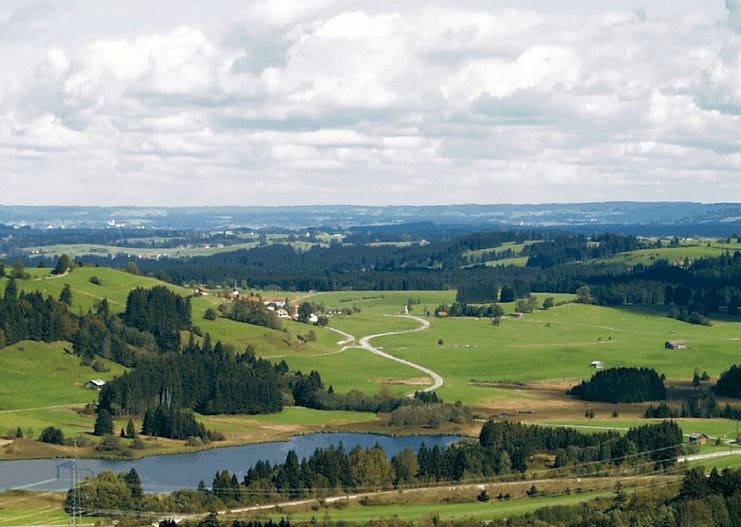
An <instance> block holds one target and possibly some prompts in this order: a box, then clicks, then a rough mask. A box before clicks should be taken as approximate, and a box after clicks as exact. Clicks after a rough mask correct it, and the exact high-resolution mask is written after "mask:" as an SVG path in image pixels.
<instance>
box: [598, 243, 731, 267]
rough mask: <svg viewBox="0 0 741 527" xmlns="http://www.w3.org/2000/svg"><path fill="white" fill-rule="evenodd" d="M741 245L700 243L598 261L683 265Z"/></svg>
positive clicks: (661, 248) (623, 254)
mask: <svg viewBox="0 0 741 527" xmlns="http://www.w3.org/2000/svg"><path fill="white" fill-rule="evenodd" d="M739 250H741V245H740V244H736V243H719V242H716V241H712V242H710V241H707V242H698V243H696V244H692V245H680V246H678V247H660V248H658V247H652V248H650V249H639V250H637V251H631V252H627V253H619V254H616V255H614V256H611V257H609V258H602V259H599V260H597V262H599V263H624V264H626V265H636V264H644V265H649V264H652V263H654V262H655V261H657V260H668V261H669V263H681V262H682V261H684V259H685V258H687V259H688V260H698V259H700V258H704V257H706V256H720V255H722V254H723V253H725V252H726V251H731V252H733V251H739Z"/></svg>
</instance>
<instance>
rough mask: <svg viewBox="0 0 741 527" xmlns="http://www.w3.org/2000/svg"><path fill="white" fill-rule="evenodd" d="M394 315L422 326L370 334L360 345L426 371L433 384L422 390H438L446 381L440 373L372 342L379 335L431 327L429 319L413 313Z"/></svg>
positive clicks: (412, 331)
mask: <svg viewBox="0 0 741 527" xmlns="http://www.w3.org/2000/svg"><path fill="white" fill-rule="evenodd" d="M394 316H396V317H399V318H408V319H410V320H416V321H417V322H419V323H420V326H419V327H417V328H414V329H405V330H402V331H389V332H387V333H377V334H375V335H368V336H366V337H363V338H361V339H360V347H361V348H363V349H364V350H368V351H370V352H371V353H373V354H374V355H378V356H379V357H384V358H386V359H389V360H393V361H396V362H399V363H401V364H404V365H405V366H409V367H410V368H414V369H415V370H418V371H421V372H422V373H424V374H425V375H427V376H428V377H430V378H431V379H432V384H431V385H430V386H428V387H426V388H424V389H422V391H423V392H431V391H433V390H437V389H438V388H440V387H441V386H442V385H443V383H444V382H445V381H444V380H443V378H442V376H441V375H440V374H438V373H436V372H434V371H432V370H431V369H429V368H426V367H425V366H422V365H421V364H417V363H415V362H412V361H408V360H406V359H402V358H400V357H396V356H395V355H391V354H389V353H386V352H385V351H383V350H380V349H378V348H376V347H375V346H373V345H372V344H371V343H370V341H371V339H375V338H378V337H390V336H392V335H403V334H405V333H416V332H417V331H424V330H426V329H427V328H429V327H430V323H429V322H428V321H427V320H425V319H423V318H420V317H415V316H412V315H394ZM412 395H414V394H411V395H410V396H412Z"/></svg>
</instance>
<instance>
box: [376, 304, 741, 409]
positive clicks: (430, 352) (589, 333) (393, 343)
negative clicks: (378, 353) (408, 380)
mask: <svg viewBox="0 0 741 527" xmlns="http://www.w3.org/2000/svg"><path fill="white" fill-rule="evenodd" d="M430 323H431V327H430V329H429V330H428V331H423V332H420V333H412V334H405V335H396V336H389V337H380V338H378V339H376V340H375V341H374V342H375V344H377V345H382V346H383V347H384V349H385V350H386V351H387V352H389V353H393V354H395V355H398V356H400V357H403V358H405V359H408V360H411V361H414V362H419V363H421V364H424V365H425V366H427V367H429V368H431V369H433V370H435V371H436V372H438V373H439V374H441V375H442V376H443V377H444V378H445V385H444V386H443V387H442V388H441V390H440V394H441V396H442V397H443V398H445V399H450V400H462V401H464V402H468V403H483V402H487V401H491V400H492V399H494V398H496V396H494V397H492V395H493V394H491V393H490V389H489V388H487V387H483V386H477V385H472V381H483V383H495V382H512V381H517V382H530V381H545V380H556V379H568V380H574V381H578V380H580V379H582V378H585V377H589V376H590V375H591V374H592V373H593V370H591V369H590V367H589V364H590V362H591V361H593V360H600V361H603V362H604V365H605V367H606V368H609V367H614V366H627V365H631V366H646V367H651V368H655V369H656V370H657V371H659V372H660V373H664V374H665V375H666V376H667V377H668V378H670V379H687V380H689V379H690V378H691V377H692V372H693V369H694V368H695V367H697V368H699V369H700V370H701V371H702V370H707V371H708V373H709V374H710V375H711V376H713V377H717V376H718V375H719V374H720V373H721V372H722V371H724V370H726V369H728V367H729V366H730V365H731V364H733V363H734V362H735V361H737V360H738V357H739V352H741V323H739V322H721V321H715V322H714V324H713V325H712V326H697V325H691V324H687V323H684V322H680V321H677V320H673V319H670V318H667V317H665V316H661V315H659V314H649V313H646V312H644V311H641V310H631V309H614V308H607V307H599V306H591V305H580V304H566V305H563V306H559V307H556V308H553V309H549V310H547V311H543V310H538V311H536V312H534V313H530V314H526V315H525V316H523V317H522V318H519V319H517V318H508V317H505V318H503V319H502V321H501V323H500V325H499V326H494V325H492V324H491V322H490V321H489V320H483V319H482V320H474V319H470V318H446V319H436V318H434V317H431V318H430ZM677 339H682V340H687V342H688V349H686V350H666V349H664V342H665V341H666V340H677ZM440 340H442V342H443V344H439V342H440ZM476 384H482V383H481V382H478V383H476Z"/></svg>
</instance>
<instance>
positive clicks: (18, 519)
mask: <svg viewBox="0 0 741 527" xmlns="http://www.w3.org/2000/svg"><path fill="white" fill-rule="evenodd" d="M63 505H64V495H63V494H61V493H53V492H45V493H39V492H27V491H22V490H9V491H5V492H0V527H5V526H11V525H60V526H63V525H69V521H70V517H69V516H68V515H67V514H65V512H64V510H63ZM98 521H104V522H106V520H104V519H103V518H86V519H85V520H84V524H85V525H93V524H95V523H96V522H98Z"/></svg>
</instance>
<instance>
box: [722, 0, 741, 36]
mask: <svg viewBox="0 0 741 527" xmlns="http://www.w3.org/2000/svg"><path fill="white" fill-rule="evenodd" d="M726 9H728V25H729V26H730V27H731V29H733V30H734V31H736V32H738V33H741V0H726Z"/></svg>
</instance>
